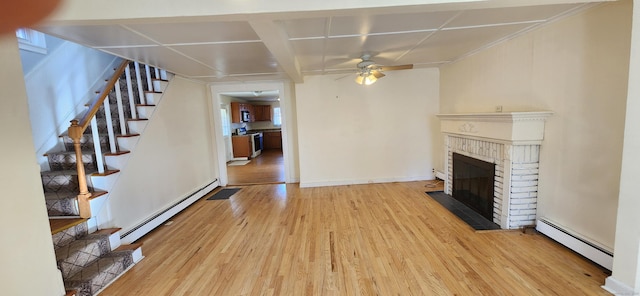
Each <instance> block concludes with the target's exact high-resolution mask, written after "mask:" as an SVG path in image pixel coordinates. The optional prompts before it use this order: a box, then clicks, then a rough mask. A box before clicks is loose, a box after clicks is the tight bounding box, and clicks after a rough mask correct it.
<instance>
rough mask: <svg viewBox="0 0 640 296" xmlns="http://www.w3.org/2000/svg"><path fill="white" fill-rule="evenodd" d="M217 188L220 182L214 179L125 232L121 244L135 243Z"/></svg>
mask: <svg viewBox="0 0 640 296" xmlns="http://www.w3.org/2000/svg"><path fill="white" fill-rule="evenodd" d="M218 186H220V181H219V180H218V179H216V180H215V181H213V182H212V183H210V184H209V185H207V186H205V187H203V188H201V189H199V190H198V191H196V192H194V193H192V194H191V195H189V196H187V197H186V198H184V199H183V200H181V201H179V202H178V203H176V204H174V205H172V206H170V207H168V208H167V209H165V210H164V211H161V212H160V213H159V214H156V215H154V216H152V217H151V218H149V219H147V220H146V221H145V222H142V223H140V224H139V225H138V226H136V227H134V228H133V229H131V230H129V231H127V232H126V233H125V234H124V235H123V236H122V243H124V244H131V243H133V242H135V241H136V240H138V239H139V238H141V237H142V236H144V235H145V234H147V233H149V232H151V231H152V230H154V229H155V228H156V227H158V226H160V225H161V224H162V223H164V222H165V221H167V220H169V219H170V218H171V217H173V216H174V215H176V214H177V213H179V212H181V211H182V210H184V209H186V208H187V207H188V206H190V205H191V204H193V203H194V202H196V201H198V200H199V199H200V198H202V197H203V196H205V194H207V193H209V192H211V190H213V189H215V188H216V187H218Z"/></svg>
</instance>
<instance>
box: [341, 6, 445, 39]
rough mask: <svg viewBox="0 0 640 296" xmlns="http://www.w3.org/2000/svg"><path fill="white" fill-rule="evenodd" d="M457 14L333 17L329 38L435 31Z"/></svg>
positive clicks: (433, 13)
mask: <svg viewBox="0 0 640 296" xmlns="http://www.w3.org/2000/svg"><path fill="white" fill-rule="evenodd" d="M455 14H456V12H451V11H444V12H429V13H405V14H385V15H362V16H340V17H333V18H331V29H330V31H329V36H339V35H359V34H371V33H387V32H404V31H418V30H435V29H438V28H439V27H440V26H442V25H443V24H444V23H445V22H446V21H447V20H449V19H450V18H451V17H453V16H454V15H455Z"/></svg>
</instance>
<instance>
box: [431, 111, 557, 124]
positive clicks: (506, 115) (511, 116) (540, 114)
mask: <svg viewBox="0 0 640 296" xmlns="http://www.w3.org/2000/svg"><path fill="white" fill-rule="evenodd" d="M551 115H553V112H551V111H524V112H499V113H455V114H437V115H436V116H438V118H440V119H441V120H464V121H497V122H505V121H507V122H513V121H518V120H545V119H547V118H548V117H550V116H551Z"/></svg>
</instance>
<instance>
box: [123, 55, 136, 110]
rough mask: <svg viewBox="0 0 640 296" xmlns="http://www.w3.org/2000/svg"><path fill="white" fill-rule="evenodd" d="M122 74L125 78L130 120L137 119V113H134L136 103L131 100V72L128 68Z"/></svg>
mask: <svg viewBox="0 0 640 296" xmlns="http://www.w3.org/2000/svg"><path fill="white" fill-rule="evenodd" d="M124 74H125V76H126V78H127V98H129V110H130V111H131V119H138V113H137V112H136V102H135V100H134V98H133V86H132V84H131V70H130V69H129V67H126V68H125V69H124Z"/></svg>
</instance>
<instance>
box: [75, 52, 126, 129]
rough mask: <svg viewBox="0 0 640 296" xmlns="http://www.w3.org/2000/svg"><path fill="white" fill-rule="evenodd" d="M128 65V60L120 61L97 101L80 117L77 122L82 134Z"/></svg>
mask: <svg viewBox="0 0 640 296" xmlns="http://www.w3.org/2000/svg"><path fill="white" fill-rule="evenodd" d="M129 63H130V61H129V60H123V61H122V63H121V64H120V66H119V67H118V68H116V71H115V73H114V74H113V76H112V77H111V79H109V81H108V82H107V86H105V88H104V89H103V90H102V92H101V93H100V96H99V97H98V99H97V100H95V101H94V102H93V103H92V104H91V107H89V110H87V112H86V113H85V114H84V116H82V119H80V121H79V122H78V125H79V126H80V127H81V128H82V132H84V131H85V130H86V129H87V127H88V126H89V124H91V118H93V117H94V116H95V115H96V113H98V110H99V109H100V106H101V105H102V104H103V103H104V100H105V99H106V98H107V97H108V96H109V93H110V92H111V90H112V89H113V87H114V86H115V85H116V81H118V79H119V78H120V76H121V75H122V73H123V72H124V69H125V68H126V67H127V66H128V65H129Z"/></svg>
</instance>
